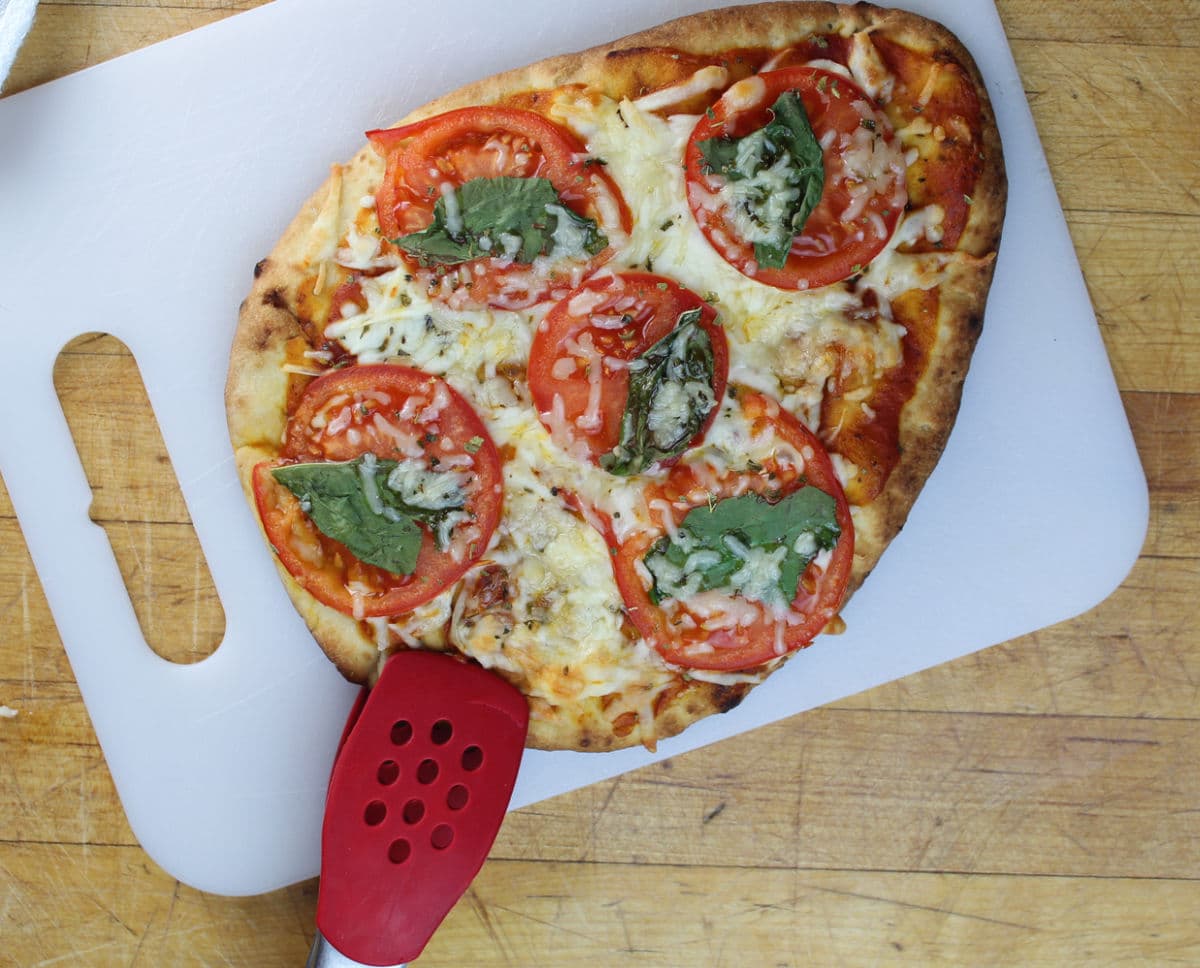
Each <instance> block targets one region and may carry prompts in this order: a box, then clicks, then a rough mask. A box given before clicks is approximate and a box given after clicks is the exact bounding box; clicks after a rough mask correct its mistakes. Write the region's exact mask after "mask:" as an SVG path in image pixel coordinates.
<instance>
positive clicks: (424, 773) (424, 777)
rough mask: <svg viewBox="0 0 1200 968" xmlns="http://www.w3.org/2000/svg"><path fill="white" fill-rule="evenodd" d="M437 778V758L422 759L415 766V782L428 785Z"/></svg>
mask: <svg viewBox="0 0 1200 968" xmlns="http://www.w3.org/2000/svg"><path fill="white" fill-rule="evenodd" d="M437 778H438V765H437V760H422V761H421V765H420V766H418V767H417V782H418V783H424V784H425V785H426V786H428V785H429V784H430V783H432V782H433V781H434V780H436V779H437Z"/></svg>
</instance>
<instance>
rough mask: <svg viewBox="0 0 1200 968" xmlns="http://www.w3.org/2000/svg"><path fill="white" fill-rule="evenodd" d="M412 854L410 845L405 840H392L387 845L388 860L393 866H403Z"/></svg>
mask: <svg viewBox="0 0 1200 968" xmlns="http://www.w3.org/2000/svg"><path fill="white" fill-rule="evenodd" d="M411 853H412V844H410V843H409V842H408V841H407V840H404V839H400V840H393V841H392V842H391V844H389V845H388V860H390V861H391V862H392V863H393V864H403V863H404V862H405V861H406V860H408V857H409V854H411Z"/></svg>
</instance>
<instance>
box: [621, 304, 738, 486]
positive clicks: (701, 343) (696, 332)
mask: <svg viewBox="0 0 1200 968" xmlns="http://www.w3.org/2000/svg"><path fill="white" fill-rule="evenodd" d="M700 318H701V311H700V310H699V309H689V310H688V311H687V312H685V313H681V314H680V316H679V320H678V322H677V323H676V325H675V328H674V329H672V330H671V332H669V333H668V334H667V335H666V336H664V337H663V338H662V339H660V340H659V341H658V342H656V343H655V344H654V345H653V346H651V347H650V348H649V349H647V350H646V352H644V353H643V354H642V355H641V356H639V357H637V359H636V360H634V361H633V362H632V363H631V365H630V369H629V395H628V397H627V398H626V400H625V412H624V414H623V415H622V417H621V437H620V440H619V441H618V442H617V446H616V447H614V448H613V449H612V450H611V451H609V452H608V453H607V454H604V455H602V456H601V458H600V466H601V467H603V468H604V469H605V470H606V471H608V472H609V473H610V474H615V475H617V476H619V477H629V476H631V475H633V474H640V473H641V472H642V471H644V470H645V469H646V468H647V467H649V466H650V465H651V464H653V463H655V462H657V461H662V460H670V459H671V458H673V457H678V456H679V455H680V454H682V453H683V452H684V451H685V450H686V449H687V446H688V444H689V443H690V442H691V440H692V438H693V437H695V436H696V434H697V433H699V432H700V428H701V427H702V426H704V421H705V420H707V419H708V415H709V413H710V412H711V411H712V408H713V407H714V406H715V405H716V404H717V400H716V399H715V397H714V396H713V368H714V365H715V364H714V362H713V349H712V339H711V338H710V337H709V335H708V331H707V330H706V329H705V328H704V327H703V326H701V325H700Z"/></svg>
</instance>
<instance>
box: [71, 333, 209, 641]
mask: <svg viewBox="0 0 1200 968" xmlns="http://www.w3.org/2000/svg"><path fill="white" fill-rule="evenodd" d="M54 389H55V392H56V393H57V394H58V399H59V402H60V403H61V404H62V408H63V413H64V414H65V415H66V418H67V424H68V425H69V426H70V428H71V436H72V437H73V438H74V440H75V449H76V450H77V451H78V452H79V459H80V462H81V463H82V464H83V469H84V473H85V474H86V475H87V480H88V484H89V485H90V487H91V489H92V504H91V507H90V509H89V511H88V517H89V518H91V520H92V521H93V522H95V523H96V524H98V525H99V526H100V527H102V528H103V529H104V533H105V534H106V535H107V536H108V542H109V544H110V545H111V546H112V550H113V555H114V557H115V558H116V560H117V567H118V568H119V569H120V571H121V577H122V578H123V579H124V581H125V590H126V591H127V592H128V593H129V598H130V600H131V601H132V603H133V610H134V612H135V613H136V614H137V619H138V624H139V625H140V626H141V629H142V635H143V636H144V637H145V639H146V642H147V644H148V645H149V646H150V648H151V649H153V650H154V651H155V652H156V653H158V655H160V656H162V657H163V658H164V659H167V660H169V661H171V662H177V663H183V664H186V663H192V662H198V661H199V660H201V659H204V658H207V657H208V656H210V655H212V653H213V652H215V651H216V649H217V646H218V645H220V643H221V639H222V638H223V637H224V635H225V612H224V610H223V609H222V608H221V602H220V600H219V599H218V598H217V592H216V588H215V587H214V585H213V580H212V575H211V574H209V571H208V563H207V562H206V561H205V560H204V553H203V552H202V551H201V550H200V542H199V540H198V539H197V538H196V532H195V530H194V529H193V527H192V520H191V516H190V515H189V514H188V510H187V505H186V504H184V500H183V495H182V493H180V490H179V482H178V480H176V478H175V470H174V468H172V466H171V460H170V458H169V457H168V456H167V449H166V447H165V446H164V444H163V439H162V433H161V432H160V431H159V428H158V421H157V420H156V419H155V417H154V412H153V411H152V410H151V409H150V401H149V398H148V397H147V396H146V388H145V385H144V384H143V383H142V377H141V373H140V372H139V371H138V366H137V362H136V361H135V360H134V358H133V354H132V353H130V352H129V349H128V348H127V347H126V346H125V344H124V343H122V342H121V341H120V340H119V339H117V338H116V337H114V336H110V335H108V334H106V333H85V334H83V335H82V336H77V337H75V339H73V340H71V341H70V342H69V343H67V345H66V346H64V347H63V348H62V350H61V351H60V352H59V354H58V357H57V358H56V360H55V362H54Z"/></svg>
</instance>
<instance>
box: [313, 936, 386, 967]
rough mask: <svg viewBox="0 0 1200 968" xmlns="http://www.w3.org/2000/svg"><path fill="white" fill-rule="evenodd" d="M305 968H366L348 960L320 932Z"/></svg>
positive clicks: (314, 941) (359, 963)
mask: <svg viewBox="0 0 1200 968" xmlns="http://www.w3.org/2000/svg"><path fill="white" fill-rule="evenodd" d="M407 964H408V962H404V963H403V964H399V965H392V966H390V968H405V965H407ZM304 968H365V966H364V965H363V963H362V962H361V961H355V960H353V959H352V958H347V957H346V956H345V955H344V954H342V953H341V952H340V951H338V950H337V948H335V947H334V946H333V945H331V944H330V943H329V942H328V941H326V940H325V936H324V935H323V934H321V932H320V931H318V932H317V936H316V937H315V938H313V946H312V950H311V951H310V952H309V953H308V961H306V962H305V963H304Z"/></svg>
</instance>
